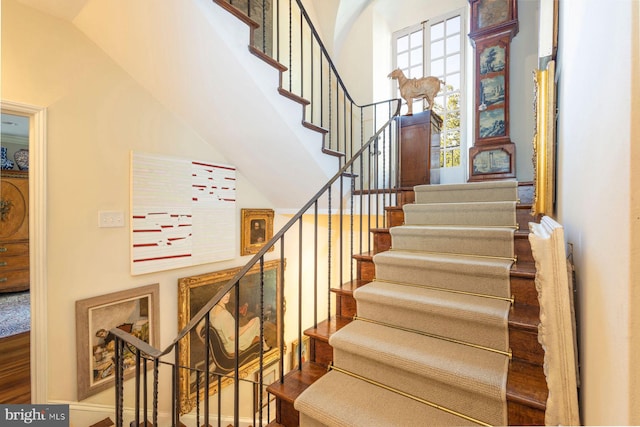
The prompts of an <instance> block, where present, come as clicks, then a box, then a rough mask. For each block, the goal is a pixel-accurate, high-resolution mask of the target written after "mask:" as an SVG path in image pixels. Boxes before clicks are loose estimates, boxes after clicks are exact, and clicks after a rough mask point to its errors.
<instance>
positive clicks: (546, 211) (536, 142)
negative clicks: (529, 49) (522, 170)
mask: <svg viewBox="0 0 640 427" xmlns="http://www.w3.org/2000/svg"><path fill="white" fill-rule="evenodd" d="M534 73H535V74H534V80H535V88H534V89H535V104H534V105H535V106H536V111H535V121H536V131H535V134H534V136H533V157H534V163H533V167H534V177H535V184H536V185H535V187H534V188H535V196H534V203H533V207H532V213H533V214H534V215H553V214H554V208H555V197H556V193H555V190H556V175H555V170H556V158H555V154H556V140H555V136H556V135H555V134H556V128H555V124H556V122H555V120H556V119H555V114H556V113H555V110H556V88H555V61H549V63H548V64H547V67H546V69H544V70H536V71H535V72H534Z"/></svg>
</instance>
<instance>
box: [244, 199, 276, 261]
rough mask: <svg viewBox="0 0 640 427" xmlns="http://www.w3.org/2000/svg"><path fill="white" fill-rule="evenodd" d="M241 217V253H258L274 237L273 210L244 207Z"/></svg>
mask: <svg viewBox="0 0 640 427" xmlns="http://www.w3.org/2000/svg"><path fill="white" fill-rule="evenodd" d="M241 217H242V219H241V226H240V228H241V232H240V233H241V235H240V255H252V254H255V253H258V251H260V249H262V247H263V246H264V244H265V243H267V242H268V241H269V240H270V239H271V238H272V237H273V210H272V209H242V210H241ZM271 251H273V248H271V249H269V252H271Z"/></svg>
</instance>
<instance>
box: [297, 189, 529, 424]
mask: <svg viewBox="0 0 640 427" xmlns="http://www.w3.org/2000/svg"><path fill="white" fill-rule="evenodd" d="M415 191H416V203H415V204H413V205H405V206H404V211H405V225H403V226H400V227H394V228H392V229H391V230H390V234H391V237H392V245H391V246H392V250H391V251H388V252H383V253H380V254H377V255H376V256H375V257H374V263H375V266H376V280H374V281H373V282H371V283H369V284H367V285H366V286H363V287H361V288H358V289H357V290H356V291H355V292H354V297H355V299H356V301H357V313H358V316H357V318H356V320H354V321H353V322H351V323H350V324H349V325H347V326H345V327H344V328H342V329H340V330H339V331H338V332H336V333H335V334H334V335H332V336H331V339H330V341H329V343H330V344H331V346H332V347H333V351H334V359H333V360H334V366H335V369H336V370H334V371H332V372H330V373H329V374H327V375H325V376H323V377H322V378H321V379H320V380H318V381H317V382H315V383H314V384H313V385H312V386H310V387H309V388H308V389H307V390H306V391H305V392H303V393H302V394H301V395H300V396H299V397H298V399H296V401H295V407H296V409H297V410H298V411H300V414H301V425H311V426H315V425H328V426H341V425H349V426H372V425H389V426H392V425H393V426H405V425H406V426H414V425H463V424H469V423H470V422H471V424H491V425H504V424H506V423H507V414H506V378H507V368H508V362H509V344H508V313H509V308H510V305H511V302H510V300H509V298H510V289H509V269H510V267H511V264H512V262H513V256H514V243H513V234H514V231H515V228H516V227H515V225H516V224H515V204H516V199H517V183H516V182H515V181H501V182H490V183H473V184H459V185H438V186H418V187H416V188H415ZM392 390H393V391H392ZM391 402H394V403H393V409H390V408H389V407H390V406H392V404H391ZM416 404H417V405H419V406H417V407H416ZM416 408H421V409H416Z"/></svg>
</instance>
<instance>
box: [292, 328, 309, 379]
mask: <svg viewBox="0 0 640 427" xmlns="http://www.w3.org/2000/svg"><path fill="white" fill-rule="evenodd" d="M299 344H300V343H299V341H298V340H295V341H293V343H292V344H291V363H290V364H289V366H291V370H292V371H293V370H294V369H298V366H299V364H298V361H299V358H298V347H299ZM301 354H302V361H301V362H302V363H305V362H308V361H309V359H310V357H311V349H310V347H309V337H308V336H304V337H302V352H301Z"/></svg>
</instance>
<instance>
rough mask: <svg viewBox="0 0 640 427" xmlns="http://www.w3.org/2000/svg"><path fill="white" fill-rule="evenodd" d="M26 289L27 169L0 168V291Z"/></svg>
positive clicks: (27, 276)
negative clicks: (1, 169) (0, 169)
mask: <svg viewBox="0 0 640 427" xmlns="http://www.w3.org/2000/svg"><path fill="white" fill-rule="evenodd" d="M27 289H29V172H28V171H12V170H3V171H1V172H0V292H16V291H24V290H27Z"/></svg>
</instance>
